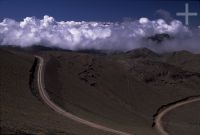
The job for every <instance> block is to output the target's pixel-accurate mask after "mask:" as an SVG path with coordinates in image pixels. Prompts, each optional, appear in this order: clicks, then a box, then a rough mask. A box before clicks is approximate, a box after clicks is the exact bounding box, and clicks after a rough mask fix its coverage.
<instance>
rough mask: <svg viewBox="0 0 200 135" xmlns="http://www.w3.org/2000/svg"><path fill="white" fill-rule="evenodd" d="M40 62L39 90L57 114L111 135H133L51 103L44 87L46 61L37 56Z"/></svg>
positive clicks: (43, 98)
mask: <svg viewBox="0 0 200 135" xmlns="http://www.w3.org/2000/svg"><path fill="white" fill-rule="evenodd" d="M35 57H36V58H37V59H38V60H39V66H38V74H37V83H38V89H39V94H40V96H41V98H42V100H43V101H44V102H45V103H46V104H47V105H48V106H49V107H50V108H52V109H53V110H54V111H55V112H57V113H59V114H61V115H63V116H65V117H66V118H69V119H72V120H74V121H76V122H78V123H81V124H84V125H87V126H89V127H92V128H96V129H99V130H102V131H105V132H109V133H112V134H113V133H114V134H117V135H131V134H130V133H125V132H122V131H119V130H115V129H112V128H108V127H105V126H102V125H99V124H96V123H93V122H90V121H88V120H85V119H83V118H80V117H78V116H75V115H73V114H71V113H69V112H66V111H65V110H64V109H62V108H61V107H59V106H58V105H56V104H55V103H54V102H52V101H51V99H50V98H49V96H48V94H47V92H46V90H45V87H44V82H43V66H44V59H43V58H42V57H40V56H35Z"/></svg>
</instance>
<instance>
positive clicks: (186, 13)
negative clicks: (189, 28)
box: [176, 3, 198, 25]
mask: <svg viewBox="0 0 200 135" xmlns="http://www.w3.org/2000/svg"><path fill="white" fill-rule="evenodd" d="M176 15H177V16H185V25H189V16H197V15H198V14H197V13H190V12H189V5H188V3H186V4H185V13H176Z"/></svg>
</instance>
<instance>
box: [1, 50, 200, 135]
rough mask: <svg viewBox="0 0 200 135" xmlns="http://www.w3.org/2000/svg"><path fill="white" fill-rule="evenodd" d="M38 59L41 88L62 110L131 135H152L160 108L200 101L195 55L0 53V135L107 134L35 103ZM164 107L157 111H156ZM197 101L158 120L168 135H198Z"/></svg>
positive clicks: (199, 75)
mask: <svg viewBox="0 0 200 135" xmlns="http://www.w3.org/2000/svg"><path fill="white" fill-rule="evenodd" d="M36 55H37V56H41V57H42V58H43V59H44V63H45V64H44V69H43V70H44V74H43V79H44V80H43V82H44V85H45V86H44V87H45V89H46V91H47V93H48V95H49V98H50V99H51V101H53V102H54V103H55V104H56V105H58V106H59V107H61V108H63V109H64V110H65V111H67V112H69V113H71V114H73V115H76V116H78V117H80V118H83V119H86V120H88V121H90V122H94V123H97V124H100V125H103V126H105V127H109V128H112V129H116V130H119V131H123V132H126V133H130V134H132V135H159V133H158V132H157V131H156V130H155V128H154V124H155V123H154V118H155V116H156V115H157V113H159V110H160V108H162V109H163V106H167V105H171V104H176V102H177V101H180V100H182V99H185V98H187V97H192V96H199V95H200V55H199V54H192V53H190V52H187V51H179V52H172V53H164V54H158V53H155V52H152V51H151V50H149V49H146V48H141V49H135V50H131V51H128V52H123V53H122V52H120V53H119V52H117V53H102V52H98V51H97V52H96V51H82V52H71V51H66V50H56V49H47V48H40V47H38V48H27V49H20V48H15V47H1V48H0V93H1V94H0V96H1V97H0V107H1V110H0V114H1V115H0V118H1V119H0V120H1V123H0V127H1V134H16V135H19V134H31V135H35V134H47V135H49V134H50V135H54V134H55V135H61V134H63V135H68V134H69V135H111V134H112V133H109V132H105V131H102V130H99V129H96V128H91V127H89V126H87V125H84V124H81V123H78V122H76V121H73V120H71V119H68V118H66V117H64V116H62V115H60V114H58V113H56V112H55V111H54V110H52V109H51V108H50V107H48V106H47V105H46V104H45V103H44V101H43V100H42V98H41V96H40V94H39V90H38V82H37V77H38V75H37V71H38V65H39V61H38V59H36V58H35V56H36ZM164 108H165V107H164ZM198 112H200V106H199V102H195V103H191V104H187V105H184V106H181V107H179V108H177V109H174V110H172V111H171V112H169V113H168V114H166V115H165V116H164V118H163V127H164V128H165V129H166V130H167V131H168V133H169V134H170V135H198V134H199V133H200V124H199V121H200V114H199V113H198Z"/></svg>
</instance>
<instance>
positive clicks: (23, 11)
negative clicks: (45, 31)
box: [0, 0, 200, 25]
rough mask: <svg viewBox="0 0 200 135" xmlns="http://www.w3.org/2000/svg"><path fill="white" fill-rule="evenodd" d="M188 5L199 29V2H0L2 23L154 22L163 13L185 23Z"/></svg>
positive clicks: (14, 0)
mask: <svg viewBox="0 0 200 135" xmlns="http://www.w3.org/2000/svg"><path fill="white" fill-rule="evenodd" d="M185 3H189V6H190V9H189V10H190V12H197V13H198V17H190V23H191V24H193V25H200V0H193V1H191V0H188V1H183V0H181V1H180V0H175V1H173V0H168V1H167V0H149V1H148V0H135V1H134V0H0V19H3V18H13V19H16V20H21V19H22V18H24V17H27V16H35V17H37V18H42V17H43V16H44V15H50V16H53V17H54V18H55V19H56V20H58V21H60V20H74V21H122V20H123V18H132V19H133V20H134V19H138V18H140V17H148V18H150V19H155V12H156V11H157V10H159V9H164V10H166V11H168V12H170V13H171V16H172V17H173V18H176V19H179V20H181V21H183V22H184V18H183V17H176V12H184V11H185Z"/></svg>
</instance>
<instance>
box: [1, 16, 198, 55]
mask: <svg viewBox="0 0 200 135" xmlns="http://www.w3.org/2000/svg"><path fill="white" fill-rule="evenodd" d="M161 33H167V34H170V35H171V36H174V37H176V38H177V39H179V40H177V41H176V42H173V43H165V44H164V45H162V46H163V47H162V46H161V47H158V48H160V49H158V48H156V47H155V46H153V45H152V44H150V45H149V43H144V42H141V41H142V40H143V39H144V38H145V37H148V36H153V35H155V34H161ZM195 35H200V34H198V33H197V34H196V33H193V32H192V31H191V30H190V29H189V28H188V27H186V26H184V25H183V24H182V23H181V22H180V21H178V20H173V21H171V22H170V23H166V22H165V21H164V20H163V19H158V20H149V19H148V18H141V19H139V20H136V21H126V22H121V23H119V22H116V23H113V22H85V21H81V22H75V21H59V22H58V21H56V20H55V19H54V18H53V17H50V16H47V15H45V16H44V18H43V19H41V20H40V19H37V18H35V17H26V18H25V19H24V20H23V21H20V22H17V21H15V20H13V19H4V20H3V21H2V22H0V45H16V46H21V47H28V46H33V45H44V46H47V47H58V48H62V49H70V50H79V49H99V50H122V51H126V50H130V49H134V48H139V47H148V48H150V49H153V50H155V51H158V52H159V50H161V51H176V50H182V49H183V50H184V49H185V50H189V51H193V50H195V51H197V52H198V51H199V52H200V47H199V45H198V43H199V42H197V40H198V38H199V37H196V36H195ZM186 37H187V38H188V40H186ZM193 37H195V38H194V40H193ZM183 39H184V42H181V41H183ZM185 40H186V41H185ZM188 41H190V42H191V43H188ZM198 41H199V40H198ZM175 43H177V44H175ZM179 43H181V44H179ZM185 43H188V45H185ZM174 44H175V45H174ZM191 44H192V45H191ZM172 45H173V46H172ZM189 46H190V47H189Z"/></svg>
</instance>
